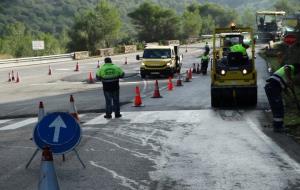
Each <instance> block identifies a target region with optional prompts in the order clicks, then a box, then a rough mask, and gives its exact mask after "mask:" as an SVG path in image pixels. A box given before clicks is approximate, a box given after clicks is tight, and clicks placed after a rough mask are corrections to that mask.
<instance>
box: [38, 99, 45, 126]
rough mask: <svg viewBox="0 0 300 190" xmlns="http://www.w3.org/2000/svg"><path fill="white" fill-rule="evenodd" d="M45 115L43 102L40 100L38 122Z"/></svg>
mask: <svg viewBox="0 0 300 190" xmlns="http://www.w3.org/2000/svg"><path fill="white" fill-rule="evenodd" d="M44 116H45V110H44V103H43V102H40V105H39V113H38V122H40V121H41V120H42V119H43V117H44Z"/></svg>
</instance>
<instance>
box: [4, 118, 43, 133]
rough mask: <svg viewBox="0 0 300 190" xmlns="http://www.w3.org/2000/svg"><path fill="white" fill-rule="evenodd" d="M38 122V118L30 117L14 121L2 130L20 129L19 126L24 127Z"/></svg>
mask: <svg viewBox="0 0 300 190" xmlns="http://www.w3.org/2000/svg"><path fill="white" fill-rule="evenodd" d="M36 122H37V118H29V119H26V120H23V121H20V122H18V123H13V124H10V125H7V126H4V127H1V128H0V131H5V130H13V129H18V128H21V127H24V126H26V125H29V124H32V123H36Z"/></svg>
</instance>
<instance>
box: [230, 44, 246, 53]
mask: <svg viewBox="0 0 300 190" xmlns="http://www.w3.org/2000/svg"><path fill="white" fill-rule="evenodd" d="M248 47H249V46H248V45H246V44H235V45H233V46H231V47H230V52H240V53H242V54H243V56H247V48H248Z"/></svg>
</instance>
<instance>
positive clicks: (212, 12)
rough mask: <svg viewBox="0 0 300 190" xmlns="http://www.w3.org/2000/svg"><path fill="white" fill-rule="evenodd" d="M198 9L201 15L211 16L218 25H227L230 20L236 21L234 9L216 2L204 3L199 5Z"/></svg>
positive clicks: (236, 15)
mask: <svg viewBox="0 0 300 190" xmlns="http://www.w3.org/2000/svg"><path fill="white" fill-rule="evenodd" d="M198 9H199V13H200V15H201V16H202V17H208V16H211V18H213V20H214V23H215V24H216V26H218V27H228V26H229V25H230V23H231V22H236V21H238V14H237V12H236V11H235V10H234V9H230V8H227V7H223V6H221V5H219V4H216V3H205V4H203V5H199V7H198Z"/></svg>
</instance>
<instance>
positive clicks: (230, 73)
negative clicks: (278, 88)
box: [211, 24, 257, 107]
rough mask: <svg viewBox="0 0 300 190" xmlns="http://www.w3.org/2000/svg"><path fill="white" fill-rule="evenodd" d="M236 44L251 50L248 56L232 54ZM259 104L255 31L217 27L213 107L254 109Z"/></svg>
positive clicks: (213, 72)
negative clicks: (232, 48)
mask: <svg viewBox="0 0 300 190" xmlns="http://www.w3.org/2000/svg"><path fill="white" fill-rule="evenodd" d="M235 44H241V45H243V46H244V47H246V48H247V55H245V54H243V53H240V52H232V51H231V48H230V47H232V46H233V45H235ZM256 103H257V73H256V69H255V45H254V38H253V30H252V29H251V28H238V27H236V26H235V25H234V24H233V25H231V26H230V27H228V28H216V29H215V31H214V34H213V59H212V64H211V106H212V107H223V106H250V105H251V106H254V105H256Z"/></svg>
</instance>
